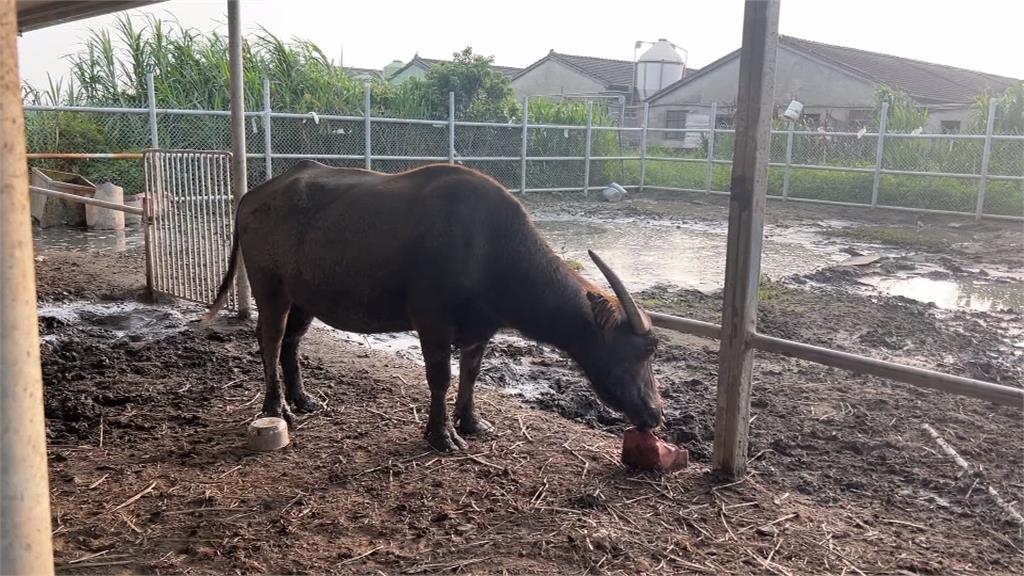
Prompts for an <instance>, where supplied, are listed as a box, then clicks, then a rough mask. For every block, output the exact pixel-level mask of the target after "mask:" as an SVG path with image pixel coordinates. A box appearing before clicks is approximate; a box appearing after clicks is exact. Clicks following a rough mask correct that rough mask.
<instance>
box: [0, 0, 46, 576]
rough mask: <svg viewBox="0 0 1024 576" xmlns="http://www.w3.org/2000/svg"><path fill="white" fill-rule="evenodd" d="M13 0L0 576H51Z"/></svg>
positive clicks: (2, 240) (1, 200)
mask: <svg viewBox="0 0 1024 576" xmlns="http://www.w3.org/2000/svg"><path fill="white" fill-rule="evenodd" d="M17 20H18V18H17V14H16V10H15V2H14V0H0V55H2V56H0V574H53V549H52V544H51V542H52V540H51V538H50V531H51V528H50V486H49V483H48V481H47V470H46V430H45V420H44V417H43V377H42V372H41V370H40V366H39V319H38V318H37V317H36V277H35V272H36V271H35V260H34V258H33V255H32V252H33V249H32V248H33V247H32V219H31V211H30V209H29V202H30V200H29V193H28V162H27V161H26V159H25V115H24V111H23V110H22V106H21V79H20V78H19V77H18V44H17V36H18V24H17Z"/></svg>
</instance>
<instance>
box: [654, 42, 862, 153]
mask: <svg viewBox="0 0 1024 576" xmlns="http://www.w3.org/2000/svg"><path fill="white" fill-rule="evenodd" d="M775 67H776V69H775V81H776V84H775V105H776V107H777V108H785V107H786V106H788V105H789V102H790V101H791V100H798V101H800V102H801V103H803V105H804V114H818V115H820V117H822V118H825V117H826V116H828V117H830V118H831V120H832V121H833V123H834V124H838V125H845V124H846V123H847V121H848V120H849V118H850V116H851V112H853V111H855V110H864V109H869V108H871V107H873V106H874V94H875V86H874V85H873V84H871V83H870V82H868V81H866V80H861V79H859V78H857V77H854V76H851V75H849V74H847V73H845V72H842V71H840V70H838V69H836V68H833V67H831V66H828V65H826V64H823V63H820V62H818V61H816V60H813V59H810V58H807V57H805V56H803V55H802V54H799V53H797V52H794V51H791V50H789V49H787V48H785V47H783V46H780V47H779V52H778V56H777V58H776V64H775ZM739 71H740V61H739V57H738V56H737V57H734V58H733V59H731V60H729V61H728V62H726V63H724V64H722V65H720V66H719V67H718V68H716V69H714V70H711V71H710V72H707V73H705V74H703V75H702V76H700V77H699V78H697V79H695V80H693V81H692V82H689V83H687V84H684V85H683V86H680V87H679V88H677V89H675V90H673V91H672V92H670V93H668V94H665V95H663V96H661V97H660V98H658V99H657V100H656V101H653V102H651V112H650V124H649V125H650V126H651V127H652V128H658V127H665V126H667V121H668V115H669V113H670V111H672V110H688V111H690V112H691V113H692V116H693V117H694V118H695V120H696V119H700V118H701V116H702V115H703V119H702V121H701V124H702V125H701V126H699V127H706V126H707V107H708V106H710V105H711V104H712V103H718V105H719V108H720V109H721V110H729V109H731V108H732V107H733V106H734V105H735V102H736V91H737V89H738V87H739ZM689 116H690V115H689V114H688V117H689ZM688 127H690V126H688ZM693 127H698V126H693ZM652 137H653V139H652ZM648 139H649V140H651V141H652V142H653V143H656V144H658V145H667V146H676V147H684V143H686V144H688V143H689V142H690V141H691V140H693V139H686V140H678V139H676V140H672V141H668V142H665V141H663V140H664V138H663V134H661V135H659V134H656V133H652V134H651V135H650V136H648Z"/></svg>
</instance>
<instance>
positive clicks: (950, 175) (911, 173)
mask: <svg viewBox="0 0 1024 576" xmlns="http://www.w3.org/2000/svg"><path fill="white" fill-rule="evenodd" d="M888 137H889V136H888V135H886V138H888ZM881 172H882V174H892V175H896V176H899V175H903V176H941V177H943V178H965V179H970V180H976V179H978V178H981V174H958V173H956V172H921V171H917V170H890V169H888V168H882V170H881Z"/></svg>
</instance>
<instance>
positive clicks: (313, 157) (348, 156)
mask: <svg viewBox="0 0 1024 576" xmlns="http://www.w3.org/2000/svg"><path fill="white" fill-rule="evenodd" d="M245 157H246V158H259V159H263V158H266V157H267V155H266V154H263V153H262V152H261V153H252V154H246V155H245ZM270 157H271V158H275V159H276V158H281V159H286V160H306V159H308V160H364V159H365V158H366V156H365V155H363V154H285V153H283V152H274V153H271V154H270Z"/></svg>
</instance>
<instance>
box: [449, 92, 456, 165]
mask: <svg viewBox="0 0 1024 576" xmlns="http://www.w3.org/2000/svg"><path fill="white" fill-rule="evenodd" d="M448 163H449V164H455V92H449V93H448Z"/></svg>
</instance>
